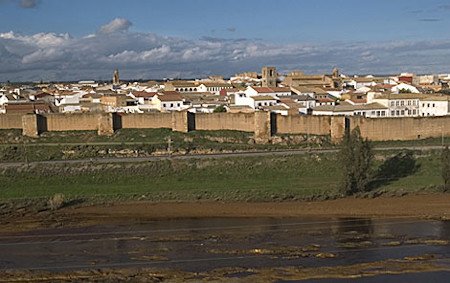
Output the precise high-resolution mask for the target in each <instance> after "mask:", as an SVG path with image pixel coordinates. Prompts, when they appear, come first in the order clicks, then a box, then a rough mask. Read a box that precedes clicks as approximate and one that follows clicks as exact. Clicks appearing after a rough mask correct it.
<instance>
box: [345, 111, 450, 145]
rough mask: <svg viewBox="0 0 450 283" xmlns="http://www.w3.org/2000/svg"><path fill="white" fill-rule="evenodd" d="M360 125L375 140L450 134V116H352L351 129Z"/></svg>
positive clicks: (409, 138) (364, 135) (421, 137)
mask: <svg viewBox="0 0 450 283" xmlns="http://www.w3.org/2000/svg"><path fill="white" fill-rule="evenodd" d="M356 127H359V129H360V130H361V134H362V136H363V137H366V138H368V139H369V140H373V141H387V140H415V139H425V138H437V137H441V136H442V135H444V136H450V116H447V117H432V118H386V119H366V118H362V117H361V118H359V117H352V118H350V129H354V128H356Z"/></svg>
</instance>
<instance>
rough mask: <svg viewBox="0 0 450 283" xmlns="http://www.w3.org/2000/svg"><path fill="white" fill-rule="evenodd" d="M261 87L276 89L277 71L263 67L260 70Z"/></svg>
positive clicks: (273, 68)
mask: <svg viewBox="0 0 450 283" xmlns="http://www.w3.org/2000/svg"><path fill="white" fill-rule="evenodd" d="M261 73H262V86H263V87H276V86H277V77H278V76H277V69H276V68H275V67H267V66H264V67H263V68H262V72H261Z"/></svg>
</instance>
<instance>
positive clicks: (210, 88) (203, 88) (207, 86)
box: [197, 82, 233, 95]
mask: <svg viewBox="0 0 450 283" xmlns="http://www.w3.org/2000/svg"><path fill="white" fill-rule="evenodd" d="M232 88H233V85H231V84H227V83H216V82H208V83H202V84H200V85H199V86H198V88H197V89H198V91H199V92H211V93H214V94H215V95H219V94H220V91H221V90H222V89H232Z"/></svg>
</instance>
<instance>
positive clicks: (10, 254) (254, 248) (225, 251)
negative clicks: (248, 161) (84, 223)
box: [0, 218, 450, 282]
mask: <svg viewBox="0 0 450 283" xmlns="http://www.w3.org/2000/svg"><path fill="white" fill-rule="evenodd" d="M449 241H450V222H449V221H435V220H419V219H413V218H389V219H363V218H337V219H311V218H308V219H305V218H223V219H222V218H206V219H177V220H165V221H152V222H140V223H127V224H122V225H114V226H110V225H104V226H101V225H100V226H98V225H97V226H95V227H84V228H60V229H46V230H42V231H40V230H39V231H32V232H25V233H15V234H6V233H1V231H0V270H3V271H5V270H44V271H58V272H59V271H75V270H83V269H92V268H135V267H139V268H140V267H151V268H160V269H166V268H169V269H175V270H181V271H188V272H208V271H211V270H217V269H220V268H236V270H238V271H236V272H235V273H229V274H227V277H229V278H233V277H235V278H245V277H247V276H251V275H252V274H253V271H252V270H256V269H258V268H277V267H286V266H297V267H304V268H311V267H312V268H315V267H323V266H330V267H332V266H347V265H352V264H358V263H368V262H377V261H383V260H392V259H405V257H406V258H415V257H424V256H425V257H431V258H432V259H433V260H435V261H439V262H440V264H444V265H449V263H448V262H447V260H448V259H449V258H450V245H449ZM242 270H245V271H242ZM449 274H450V273H448V272H431V273H429V276H430V278H431V277H432V278H434V281H435V282H440V280H444V279H447V280H445V281H448V278H449ZM382 276H388V275H380V276H376V277H375V278H379V279H383V277H382ZM396 276H398V277H395V279H396V280H400V279H402V278H403V279H404V280H406V281H414V280H415V279H417V280H422V279H421V278H423V276H425V277H427V274H426V273H417V274H411V273H408V274H401V275H396ZM402 276H404V277H402ZM389 278H391V277H385V279H386V280H388V279H389ZM360 280H369V281H366V282H374V281H370V280H372V279H370V278H365V279H360ZM383 280H384V279H383ZM445 281H442V282H445ZM285 282H296V281H285ZM317 282H332V281H326V280H325V281H321V280H319V281H317ZM397 282H398V281H397Z"/></svg>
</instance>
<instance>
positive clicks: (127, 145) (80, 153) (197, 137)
mask: <svg viewBox="0 0 450 283" xmlns="http://www.w3.org/2000/svg"><path fill="white" fill-rule="evenodd" d="M252 138H253V134H252V133H248V132H239V131H192V132H189V133H179V132H173V131H172V130H170V129H121V130H119V131H117V132H116V133H115V134H114V135H113V136H111V137H106V136H98V135H97V133H96V132H94V131H79V132H47V133H43V134H42V135H41V137H39V138H37V139H33V138H29V137H23V136H22V135H21V134H20V131H17V130H0V162H17V161H22V162H24V161H42V160H57V159H83V158H94V157H98V158H101V157H126V156H127V155H126V154H121V153H118V152H119V151H132V152H134V153H133V154H131V156H148V155H151V154H153V153H154V152H155V151H159V152H161V151H164V150H166V149H167V147H168V140H169V139H170V140H171V149H172V151H174V152H180V153H198V152H223V151H249V150H277V149H295V148H305V147H324V146H325V147H328V146H330V142H329V137H322V136H310V137H309V140H308V141H307V140H306V137H305V136H302V135H294V136H289V137H288V136H281V137H278V142H277V143H276V144H254V143H253V142H252Z"/></svg>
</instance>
